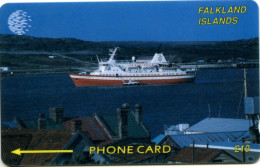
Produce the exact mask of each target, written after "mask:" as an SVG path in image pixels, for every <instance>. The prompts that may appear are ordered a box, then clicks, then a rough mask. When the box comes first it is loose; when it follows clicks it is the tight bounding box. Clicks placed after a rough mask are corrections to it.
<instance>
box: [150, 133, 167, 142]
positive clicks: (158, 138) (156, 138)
mask: <svg viewBox="0 0 260 167" xmlns="http://www.w3.org/2000/svg"><path fill="white" fill-rule="evenodd" d="M164 137H165V135H164V134H159V135H158V136H157V137H155V138H154V139H153V140H152V142H154V143H155V144H158V143H160V141H162V139H163V138H164Z"/></svg>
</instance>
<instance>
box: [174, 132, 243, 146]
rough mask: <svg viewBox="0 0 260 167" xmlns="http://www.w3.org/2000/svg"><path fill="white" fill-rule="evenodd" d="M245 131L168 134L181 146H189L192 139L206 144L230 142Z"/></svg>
mask: <svg viewBox="0 0 260 167" xmlns="http://www.w3.org/2000/svg"><path fill="white" fill-rule="evenodd" d="M245 133H247V132H246V131H241V132H216V133H201V134H186V135H170V136H169V137H170V138H171V139H172V140H173V141H174V142H175V143H176V144H177V145H179V146H180V147H181V148H183V147H185V146H190V144H192V142H193V141H194V142H195V144H207V143H210V142H228V141H230V142H232V141H236V140H237V138H240V137H241V136H243V135H244V134H245Z"/></svg>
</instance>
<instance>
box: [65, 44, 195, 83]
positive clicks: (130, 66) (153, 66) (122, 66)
mask: <svg viewBox="0 0 260 167" xmlns="http://www.w3.org/2000/svg"><path fill="white" fill-rule="evenodd" d="M118 49H119V48H118V47H116V48H114V49H109V56H110V58H109V59H108V61H100V60H99V59H98V63H99V66H98V69H97V70H95V71H94V72H91V73H90V74H87V73H86V72H81V73H79V74H70V77H71V78H72V80H73V82H74V83H75V85H76V86H113V85H127V83H129V84H130V83H140V84H173V83H180V82H193V81H194V79H195V73H187V72H186V71H183V70H181V69H179V68H173V67H169V62H167V61H166V59H165V57H164V55H163V53H155V54H154V56H153V58H152V59H150V60H149V59H148V60H147V59H146V60H142V59H139V60H136V59H135V57H132V61H128V62H120V61H116V60H115V56H116V52H117V50H118Z"/></svg>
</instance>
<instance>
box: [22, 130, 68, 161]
mask: <svg viewBox="0 0 260 167" xmlns="http://www.w3.org/2000/svg"><path fill="white" fill-rule="evenodd" d="M71 137H72V135H71V133H70V132H68V131H63V130H37V132H36V133H34V135H33V137H32V140H31V142H30V144H29V146H28V148H27V149H28V150H62V149H63V147H64V146H65V145H66V143H67V142H68V141H69V140H70V138H71ZM56 155H57V154H24V158H23V160H22V162H21V165H26V166H27V165H48V164H50V162H51V161H52V160H53V158H54V157H55V156H56Z"/></svg>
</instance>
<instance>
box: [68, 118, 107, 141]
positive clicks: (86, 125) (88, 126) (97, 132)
mask: <svg viewBox="0 0 260 167" xmlns="http://www.w3.org/2000/svg"><path fill="white" fill-rule="evenodd" d="M75 120H81V121H82V131H83V132H88V134H89V136H90V138H91V139H92V140H93V141H103V140H108V139H110V137H109V135H108V134H107V133H106V131H105V129H104V127H102V126H101V125H100V124H99V122H98V121H97V119H96V118H95V116H83V117H78V118H74V119H71V120H69V121H66V122H65V123H64V126H65V127H66V128H67V129H68V130H70V129H71V125H72V121H75Z"/></svg>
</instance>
